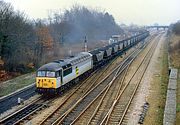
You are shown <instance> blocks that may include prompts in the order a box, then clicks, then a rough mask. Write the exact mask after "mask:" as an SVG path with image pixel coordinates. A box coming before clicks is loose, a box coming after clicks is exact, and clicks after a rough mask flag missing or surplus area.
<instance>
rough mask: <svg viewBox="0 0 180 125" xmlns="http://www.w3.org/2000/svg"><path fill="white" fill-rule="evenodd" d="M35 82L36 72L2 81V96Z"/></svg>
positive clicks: (0, 90)
mask: <svg viewBox="0 0 180 125" xmlns="http://www.w3.org/2000/svg"><path fill="white" fill-rule="evenodd" d="M34 82H35V73H29V74H25V75H22V76H19V77H16V78H14V79H11V80H8V81H6V82H2V83H0V97H2V96H5V95H7V94H10V93H12V92H14V91H16V90H18V89H21V88H23V87H25V86H28V85H30V84H32V83H34Z"/></svg>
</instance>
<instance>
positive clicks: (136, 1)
mask: <svg viewBox="0 0 180 125" xmlns="http://www.w3.org/2000/svg"><path fill="white" fill-rule="evenodd" d="M4 1H5V2H10V3H11V4H12V5H13V6H14V8H15V10H20V11H23V12H25V13H26V15H27V16H28V17H29V18H33V19H37V18H41V19H43V18H47V16H48V12H50V11H51V10H53V11H54V10H55V11H57V10H61V11H63V10H65V9H69V8H71V7H72V6H73V5H74V4H79V5H83V6H86V7H89V8H100V9H102V10H105V11H107V12H109V13H110V14H112V15H113V16H114V18H115V21H116V22H117V23H118V24H121V23H124V24H127V25H129V24H132V23H133V24H137V25H153V24H155V23H158V24H159V25H169V24H170V23H174V22H176V21H178V20H180V0H4Z"/></svg>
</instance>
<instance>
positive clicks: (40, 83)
mask: <svg viewBox="0 0 180 125" xmlns="http://www.w3.org/2000/svg"><path fill="white" fill-rule="evenodd" d="M61 74H62V70H61V69H60V67H59V65H57V63H48V64H45V65H43V66H42V67H40V68H39V69H38V71H37V73H36V91H37V92H38V93H40V94H43V93H55V92H56V89H57V88H59V87H60V86H61V83H62V75H61Z"/></svg>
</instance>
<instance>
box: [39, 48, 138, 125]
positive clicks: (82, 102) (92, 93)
mask: <svg viewBox="0 0 180 125" xmlns="http://www.w3.org/2000/svg"><path fill="white" fill-rule="evenodd" d="M136 52H137V51H135V52H134V53H133V54H135V53H136ZM133 54H131V55H130V56H129V58H127V59H126V60H124V62H123V64H124V65H123V64H119V65H118V66H117V67H116V68H115V69H114V70H113V71H112V72H110V73H109V74H108V75H107V76H106V77H105V78H104V79H103V80H101V81H100V82H99V83H97V84H95V86H94V85H93V86H94V87H93V88H92V89H91V90H88V91H87V92H85V93H84V94H83V95H82V96H81V97H80V98H79V100H76V101H75V102H74V103H73V105H72V104H71V105H69V107H68V108H66V109H65V110H64V113H63V112H57V111H58V110H59V109H61V107H62V105H60V106H58V108H57V109H56V110H55V111H54V112H53V113H51V114H50V115H49V116H48V117H46V118H45V120H43V121H42V122H41V123H40V124H44V123H47V124H61V123H65V122H66V123H67V124H69V121H71V122H72V119H73V120H74V119H75V118H76V116H77V115H78V114H79V113H80V112H82V111H83V110H84V109H85V108H86V106H87V105H89V104H91V102H94V101H95V100H96V99H97V98H101V96H102V94H103V93H104V92H105V90H106V89H107V88H108V85H109V83H113V81H114V80H115V79H116V77H117V76H116V75H117V74H118V73H119V72H122V71H123V70H124V69H125V67H126V66H127V64H128V62H129V61H130V60H132V59H133ZM115 76H116V77H115ZM96 97H97V98H96ZM93 100H94V101H93ZM63 109H64V108H63ZM57 114H58V115H57ZM52 116H53V117H52ZM68 118H70V119H68ZM55 119H56V120H55ZM47 121H48V122H47Z"/></svg>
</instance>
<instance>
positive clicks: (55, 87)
mask: <svg viewBox="0 0 180 125" xmlns="http://www.w3.org/2000/svg"><path fill="white" fill-rule="evenodd" d="M148 35H149V32H148V31H146V32H143V33H140V34H138V35H136V36H133V37H130V38H128V39H124V40H121V41H118V42H116V43H113V44H110V45H107V46H104V47H102V48H98V49H95V50H92V51H89V52H81V53H79V54H77V55H76V56H74V57H71V58H68V59H61V60H57V61H53V62H50V63H47V64H45V65H43V66H41V67H40V68H39V69H38V70H37V73H36V91H37V92H38V93H40V94H48V93H61V92H62V91H64V90H66V89H68V88H70V87H71V86H73V85H74V84H76V83H77V82H78V81H79V80H81V79H83V78H85V77H86V76H87V75H89V73H91V72H92V71H94V70H96V69H98V68H99V67H101V66H103V65H105V64H107V63H108V62H109V61H110V60H112V59H113V58H114V57H116V56H119V55H122V54H123V53H125V52H126V51H127V50H128V49H129V48H131V47H132V46H134V45H136V44H137V43H139V42H140V41H142V40H144V39H145V38H146V37H148Z"/></svg>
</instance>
